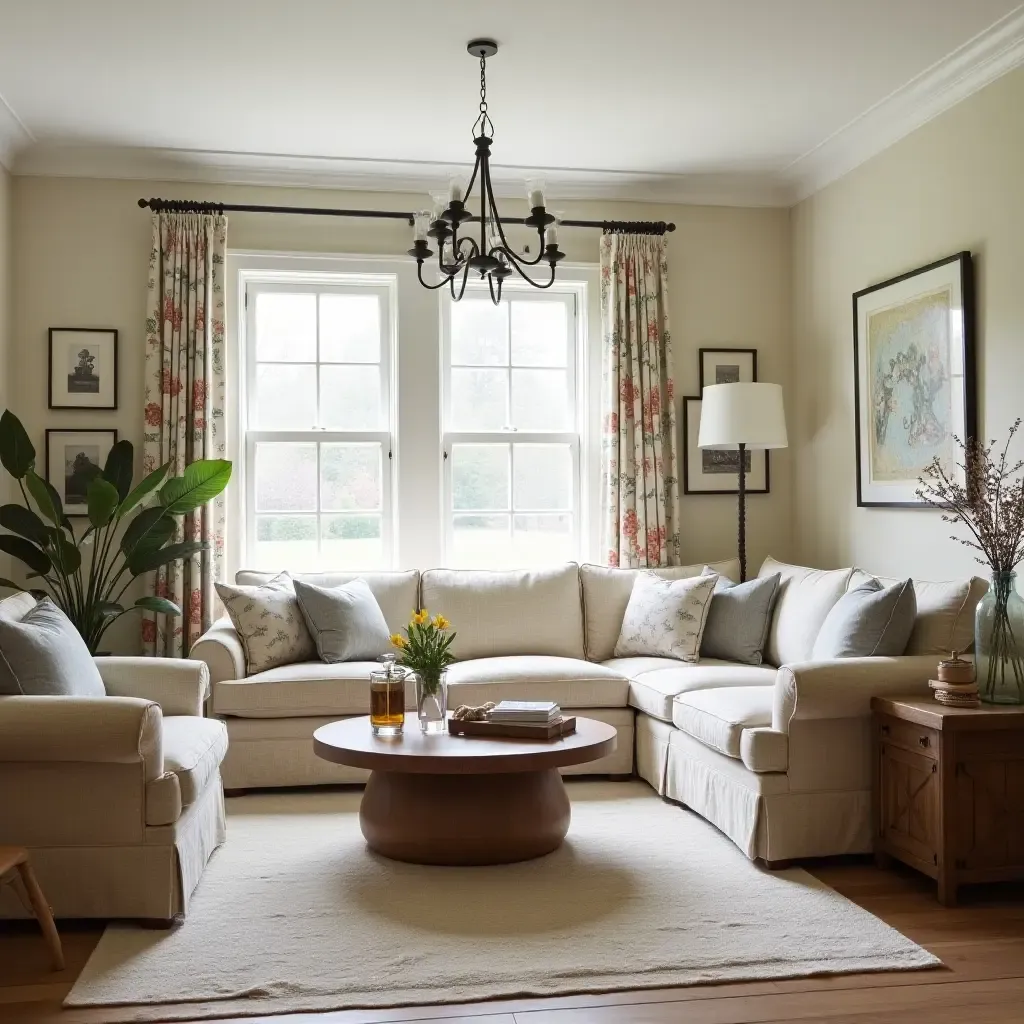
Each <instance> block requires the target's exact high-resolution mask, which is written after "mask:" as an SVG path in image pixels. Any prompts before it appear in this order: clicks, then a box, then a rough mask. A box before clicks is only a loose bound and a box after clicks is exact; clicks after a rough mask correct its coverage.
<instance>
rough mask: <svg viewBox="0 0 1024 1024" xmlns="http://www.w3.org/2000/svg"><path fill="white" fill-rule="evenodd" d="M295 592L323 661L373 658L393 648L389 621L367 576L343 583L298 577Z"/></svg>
mask: <svg viewBox="0 0 1024 1024" xmlns="http://www.w3.org/2000/svg"><path fill="white" fill-rule="evenodd" d="M295 596H296V597H297V598H298V600H299V608H300V609H301V610H302V617H303V619H305V620H306V627H307V628H308V629H309V633H310V635H311V636H312V637H313V642H314V643H315V644H316V649H317V653H318V654H319V655H320V660H321V661H326V662H338V661H372V660H373V659H374V658H379V657H380V656H381V655H382V654H387V653H388V652H389V651H390V650H391V637H390V633H389V632H388V624H387V622H385V621H384V613H383V612H382V611H381V610H380V605H379V604H377V599H376V598H375V597H374V596H373V592H372V591H371V590H370V587H369V585H368V584H367V582H366V580H359V579H356V580H352V581H351V582H350V583H346V584H344V585H343V586H340V587H318V586H315V585H314V584H312V583H303V582H302V581H301V580H295Z"/></svg>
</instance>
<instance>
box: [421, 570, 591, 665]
mask: <svg viewBox="0 0 1024 1024" xmlns="http://www.w3.org/2000/svg"><path fill="white" fill-rule="evenodd" d="M421 589H422V595H421V602H422V605H423V607H424V608H427V609H429V610H430V611H432V612H439V613H441V614H442V615H444V617H445V618H446V619H448V620H449V621H450V622H451V624H452V628H453V629H454V630H455V632H456V633H457V634H458V635H457V636H456V638H455V642H454V643H453V644H452V646H451V652H452V654H454V655H455V657H456V658H458V659H459V660H460V661H468V660H469V659H471V658H497V657H501V656H502V655H514V654H547V655H552V656H554V657H562V658H582V657H583V610H582V608H581V606H580V580H579V567H578V566H577V565H576V563H575V562H570V563H569V564H567V565H562V566H558V567H557V568H552V569H537V570H516V571H511V572H491V571H486V570H479V569H428V570H427V571H426V572H424V573H423V584H422V588H421Z"/></svg>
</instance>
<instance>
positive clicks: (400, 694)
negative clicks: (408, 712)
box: [370, 654, 406, 736]
mask: <svg viewBox="0 0 1024 1024" xmlns="http://www.w3.org/2000/svg"><path fill="white" fill-rule="evenodd" d="M378 660H379V661H380V662H381V667H380V668H379V669H374V671H373V672H371V673H370V726H371V727H372V728H373V735H374V736H401V735H402V727H403V726H404V725H405V675H406V672H405V669H404V668H402V667H401V666H399V665H396V664H395V655H393V654H385V655H384V656H383V657H382V658H380V659H378Z"/></svg>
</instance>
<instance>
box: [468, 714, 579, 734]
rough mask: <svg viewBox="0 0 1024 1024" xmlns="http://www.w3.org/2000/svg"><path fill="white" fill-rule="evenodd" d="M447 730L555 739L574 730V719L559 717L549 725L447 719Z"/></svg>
mask: <svg viewBox="0 0 1024 1024" xmlns="http://www.w3.org/2000/svg"><path fill="white" fill-rule="evenodd" d="M448 731H449V732H450V733H451V734H452V735H453V736H508V737H511V738H512V739H517V740H556V739H558V738H559V737H560V736H568V735H569V733H571V732H575V731H576V719H575V718H573V717H569V718H560V719H559V720H558V721H557V722H552V723H551V724H550V725H531V724H529V723H525V724H524V723H522V722H476V721H473V720H472V719H462V720H461V721H456V720H455V719H454V718H449V719H448Z"/></svg>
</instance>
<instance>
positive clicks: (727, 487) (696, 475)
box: [683, 397, 771, 494]
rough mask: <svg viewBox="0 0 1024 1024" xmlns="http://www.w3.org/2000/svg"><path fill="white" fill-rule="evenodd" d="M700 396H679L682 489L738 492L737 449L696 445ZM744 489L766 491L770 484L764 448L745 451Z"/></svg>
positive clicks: (757, 491)
mask: <svg viewBox="0 0 1024 1024" xmlns="http://www.w3.org/2000/svg"><path fill="white" fill-rule="evenodd" d="M701 405H702V402H701V399H699V398H696V397H693V398H689V397H688V398H684V399H683V493H684V494H738V493H739V489H740V453H739V452H738V451H717V450H714V449H710V448H698V447H697V440H698V437H699V435H700V410H701ZM743 454H744V456H745V459H744V462H745V463H746V465H745V469H746V482H745V490H746V493H747V494H767V493H768V492H769V490H770V488H771V480H770V478H769V470H768V452H767V451H765V450H764V449H761V450H759V451H746V452H744V453H743Z"/></svg>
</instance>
